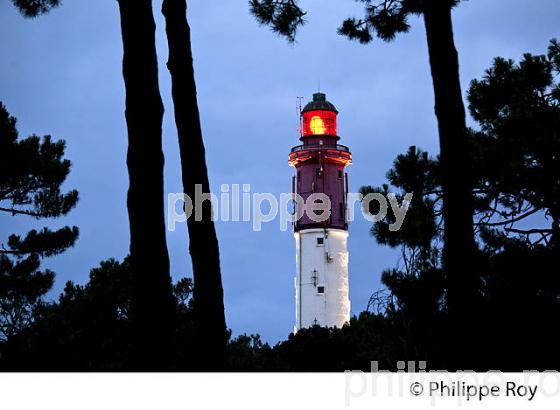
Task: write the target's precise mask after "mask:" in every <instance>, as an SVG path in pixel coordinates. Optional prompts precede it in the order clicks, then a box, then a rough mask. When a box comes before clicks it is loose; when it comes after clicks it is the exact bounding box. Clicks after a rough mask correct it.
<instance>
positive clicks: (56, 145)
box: [0, 102, 78, 340]
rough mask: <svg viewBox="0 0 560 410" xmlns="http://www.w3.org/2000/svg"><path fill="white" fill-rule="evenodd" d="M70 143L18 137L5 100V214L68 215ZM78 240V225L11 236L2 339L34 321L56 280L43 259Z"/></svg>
mask: <svg viewBox="0 0 560 410" xmlns="http://www.w3.org/2000/svg"><path fill="white" fill-rule="evenodd" d="M64 149H65V142H64V141H62V140H61V141H57V142H53V141H52V139H51V137H50V136H49V135H47V136H44V137H43V138H42V139H41V138H39V137H38V136H36V135H32V136H30V137H27V138H23V139H19V137H18V131H17V128H16V119H15V118H14V117H12V116H10V115H9V113H8V111H7V110H6V107H5V106H4V105H3V104H2V103H1V102H0V212H1V213H2V214H4V215H6V216H9V217H16V216H17V217H24V216H27V217H31V218H35V219H47V218H57V217H60V216H62V215H66V214H67V213H68V212H70V210H71V209H72V208H74V207H75V206H76V203H77V202H78V192H77V191H75V190H72V191H69V192H67V193H62V192H61V185H62V184H63V183H64V181H65V180H66V177H67V176H68V173H69V172H70V167H71V163H70V161H69V160H67V159H64ZM77 238H78V228H77V227H75V226H74V227H69V226H65V227H63V228H61V229H58V230H55V231H53V230H51V229H49V228H46V227H45V228H43V229H41V230H39V231H38V230H35V229H33V230H31V231H29V232H28V233H27V234H26V235H25V236H20V235H16V234H12V235H10V237H9V238H8V241H7V243H6V244H2V247H1V249H0V340H7V339H9V338H10V337H13V336H14V335H16V334H17V333H18V332H20V331H21V330H22V329H23V328H25V327H26V326H28V325H29V324H30V323H31V322H32V321H33V313H34V310H35V308H36V307H37V305H38V304H40V303H41V297H42V296H43V295H44V294H45V293H46V292H48V291H49V289H50V288H51V287H52V285H53V282H54V277H55V274H54V272H52V271H50V270H48V269H46V270H39V269H40V264H41V259H42V258H47V257H50V256H53V255H58V254H60V253H62V252H64V251H65V250H66V249H68V248H69V247H71V246H73V245H74V243H75V242H76V239H77Z"/></svg>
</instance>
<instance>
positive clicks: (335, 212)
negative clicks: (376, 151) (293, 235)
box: [288, 93, 352, 231]
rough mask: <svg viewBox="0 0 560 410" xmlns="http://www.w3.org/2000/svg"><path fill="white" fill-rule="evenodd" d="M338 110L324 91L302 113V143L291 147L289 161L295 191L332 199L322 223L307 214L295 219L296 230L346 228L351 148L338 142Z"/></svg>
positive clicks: (300, 193)
mask: <svg viewBox="0 0 560 410" xmlns="http://www.w3.org/2000/svg"><path fill="white" fill-rule="evenodd" d="M337 115H338V111H337V109H336V108H335V106H334V105H333V104H331V103H330V102H328V101H327V99H326V96H325V94H323V93H315V94H313V100H312V101H310V102H309V103H308V104H307V105H306V106H305V107H304V108H303V110H302V112H301V120H302V124H301V138H300V140H301V141H302V145H298V146H295V147H293V148H292V150H291V151H290V155H289V159H288V162H289V164H290V165H292V166H293V167H295V168H296V176H294V179H293V189H294V193H297V194H298V195H300V196H301V197H302V198H303V199H304V200H307V198H308V197H309V196H310V195H312V194H316V193H323V194H325V195H326V196H327V197H328V198H329V200H330V205H331V208H330V213H329V214H328V218H327V219H326V220H324V221H322V222H320V223H318V222H316V221H314V220H311V219H310V218H309V217H308V216H306V215H304V216H302V218H301V219H299V220H297V221H295V224H294V229H295V230H296V231H299V230H302V229H308V228H337V229H343V230H346V229H347V228H348V221H347V215H346V191H347V188H348V186H347V176H346V174H345V172H344V169H345V167H346V166H347V165H349V164H350V163H351V162H352V154H351V153H350V150H349V149H348V147H346V146H344V145H340V144H338V140H339V139H340V137H339V136H338V134H337V124H336V119H337Z"/></svg>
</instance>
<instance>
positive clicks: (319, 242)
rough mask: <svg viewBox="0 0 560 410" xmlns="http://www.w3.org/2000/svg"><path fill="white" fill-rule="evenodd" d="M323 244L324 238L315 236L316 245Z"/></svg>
mask: <svg viewBox="0 0 560 410" xmlns="http://www.w3.org/2000/svg"><path fill="white" fill-rule="evenodd" d="M324 244H325V238H323V237H322V236H318V237H317V246H323V245H324Z"/></svg>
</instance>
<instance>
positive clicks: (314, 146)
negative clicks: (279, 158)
mask: <svg viewBox="0 0 560 410" xmlns="http://www.w3.org/2000/svg"><path fill="white" fill-rule="evenodd" d="M328 149H336V150H338V151H344V152H350V150H349V149H348V147H347V146H346V145H340V144H336V145H329V144H308V145H298V146H296V147H293V148H292V150H291V151H290V152H299V151H305V150H313V151H317V150H328Z"/></svg>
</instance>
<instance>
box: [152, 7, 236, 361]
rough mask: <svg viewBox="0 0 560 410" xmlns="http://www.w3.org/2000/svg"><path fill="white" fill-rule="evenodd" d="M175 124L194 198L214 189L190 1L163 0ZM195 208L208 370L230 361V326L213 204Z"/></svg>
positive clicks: (192, 235)
mask: <svg viewBox="0 0 560 410" xmlns="http://www.w3.org/2000/svg"><path fill="white" fill-rule="evenodd" d="M162 11H163V15H164V16H165V21H166V30H167V41H168V45H169V60H168V63H167V67H168V69H169V72H170V73H171V85H172V96H173V104H174V108H175V123H176V126H177V134H178V137H179V150H180V156H181V169H182V179H183V190H184V193H185V194H186V195H188V196H189V197H190V198H191V199H192V200H193V201H194V198H195V186H196V185H199V186H200V187H201V191H202V192H203V193H209V192H210V183H209V180H208V170H207V167H206V158H205V149H204V141H203V137H202V130H201V126H200V115H199V110H198V102H197V96H196V82H195V78H194V66H193V56H192V49H191V39H190V27H189V24H188V21H187V17H186V12H187V4H186V1H185V0H164V2H163V9H162ZM196 212H197V210H196V209H194V210H193V214H192V215H191V217H190V218H188V219H187V228H188V232H189V251H190V255H191V259H192V267H193V276H194V295H193V300H194V309H195V310H194V311H195V317H196V324H197V337H198V340H197V348H198V353H197V357H198V359H199V361H200V366H201V368H203V369H204V370H221V369H223V368H224V367H225V365H226V361H227V360H226V344H227V339H228V336H227V329H226V322H225V315H224V301H223V300H224V296H223V288H222V278H221V271H220V251H219V246H218V238H217V236H216V229H215V226H214V221H213V220H212V204H211V203H210V202H209V201H204V202H203V203H202V209H201V210H200V214H201V216H202V218H201V220H196V219H195V213H196Z"/></svg>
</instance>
